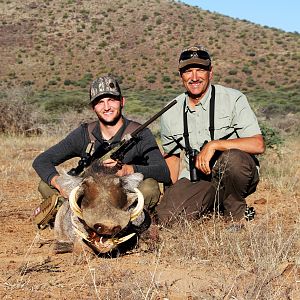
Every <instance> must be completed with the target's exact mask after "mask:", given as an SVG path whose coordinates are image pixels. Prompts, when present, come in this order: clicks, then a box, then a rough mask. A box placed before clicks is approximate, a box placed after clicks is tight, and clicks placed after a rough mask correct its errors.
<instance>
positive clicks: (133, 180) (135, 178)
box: [120, 173, 144, 193]
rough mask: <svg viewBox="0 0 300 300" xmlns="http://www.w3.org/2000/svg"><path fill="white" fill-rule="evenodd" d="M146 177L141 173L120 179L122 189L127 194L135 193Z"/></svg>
mask: <svg viewBox="0 0 300 300" xmlns="http://www.w3.org/2000/svg"><path fill="white" fill-rule="evenodd" d="M143 179H144V175H143V174H141V173H133V174H130V175H126V176H122V177H120V180H121V184H122V187H123V188H124V189H125V191H126V192H131V193H134V192H135V190H134V189H136V188H137V187H138V186H139V184H140V183H141V182H142V181H143Z"/></svg>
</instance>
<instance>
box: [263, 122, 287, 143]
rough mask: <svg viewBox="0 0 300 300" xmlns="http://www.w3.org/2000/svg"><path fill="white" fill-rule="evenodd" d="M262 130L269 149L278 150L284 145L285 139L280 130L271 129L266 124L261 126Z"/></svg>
mask: <svg viewBox="0 0 300 300" xmlns="http://www.w3.org/2000/svg"><path fill="white" fill-rule="evenodd" d="M260 129H261V132H262V135H263V137H264V140H265V145H266V147H267V148H277V147H278V146H280V145H281V144H282V143H283V138H282V137H281V135H280V134H279V131H278V130H276V129H274V128H272V127H270V126H269V125H267V124H266V123H262V124H260Z"/></svg>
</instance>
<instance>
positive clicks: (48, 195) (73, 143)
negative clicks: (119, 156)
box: [33, 76, 170, 228]
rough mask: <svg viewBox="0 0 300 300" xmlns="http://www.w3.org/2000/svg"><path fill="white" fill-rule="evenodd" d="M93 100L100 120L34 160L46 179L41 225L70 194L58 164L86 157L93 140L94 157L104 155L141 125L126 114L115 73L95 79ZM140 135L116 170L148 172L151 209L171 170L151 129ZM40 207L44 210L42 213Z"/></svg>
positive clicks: (144, 188) (42, 188)
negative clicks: (58, 201)
mask: <svg viewBox="0 0 300 300" xmlns="http://www.w3.org/2000/svg"><path fill="white" fill-rule="evenodd" d="M90 104H91V107H92V109H93V111H94V112H95V113H96V115H97V117H98V120H97V121H95V122H93V123H90V124H82V125H81V126H79V127H78V128H77V129H75V130H74V131H72V132H71V133H70V134H69V135H68V136H67V137H66V138H64V139H63V140H62V141H60V142H59V143H58V144H56V145H54V146H52V147H51V148H49V149H48V150H46V151H45V152H43V153H42V154H40V155H39V156H38V157H37V158H36V159H35V160H34V162H33V168H34V169H35V171H36V172H37V174H38V175H39V176H40V177H41V179H42V181H41V182H40V184H39V191H40V193H41V194H42V196H43V198H45V199H47V201H46V202H45V204H44V205H42V207H41V208H40V209H37V212H36V215H37V217H36V223H37V225H38V226H39V225H40V226H39V227H40V228H42V227H44V226H46V225H47V221H49V220H48V219H49V218H50V217H51V214H52V215H53V214H55V209H54V207H53V206H56V205H57V197H59V196H62V197H64V198H67V194H66V191H64V190H63V188H62V187H61V186H60V185H59V184H58V183H57V178H58V177H59V176H60V174H59V173H58V171H57V169H56V168H55V166H57V165H59V164H61V163H63V162H64V161H66V160H69V159H71V158H73V157H81V158H82V157H86V156H87V152H90V149H91V145H92V144H91V142H93V143H94V146H93V148H94V155H93V158H95V159H96V158H97V157H101V156H102V155H103V154H104V153H105V152H107V151H108V150H109V149H110V148H112V147H114V146H115V145H117V144H118V143H119V142H120V141H121V139H122V137H123V136H124V134H125V133H131V132H133V131H134V130H135V129H136V128H137V127H138V126H139V124H138V123H136V122H133V121H130V120H128V119H126V118H125V117H124V116H123V115H122V109H123V107H124V105H125V98H124V97H123V96H122V94H121V89H120V86H119V84H118V82H117V81H116V80H115V79H114V78H113V77H112V76H103V77H100V78H97V79H96V80H94V81H93V82H92V84H91V88H90ZM138 138H139V139H138V142H137V143H136V144H135V145H134V146H133V147H132V148H131V149H129V150H128V152H127V153H126V154H125V156H124V159H123V164H122V166H121V168H120V169H119V170H118V172H117V173H116V174H117V175H118V176H124V175H129V174H132V173H134V172H139V173H142V174H143V175H144V181H143V182H142V184H141V185H140V186H139V189H140V190H141V192H142V193H143V195H144V198H145V206H146V208H148V209H150V210H151V209H153V207H154V206H155V205H156V203H157V202H158V200H159V196H160V190H159V186H158V182H162V183H168V182H169V181H170V177H169V170H168V167H167V165H166V162H165V160H164V158H163V156H162V154H161V152H160V150H159V148H158V145H157V143H156V141H155V138H154V136H153V135H152V133H151V131H150V130H149V129H148V128H145V129H144V130H142V131H141V132H140V133H139V134H138ZM91 139H93V141H91ZM104 165H105V166H115V165H116V161H113V160H112V159H107V160H105V161H104ZM53 195H54V196H53ZM60 199H61V197H60ZM40 210H41V211H43V212H42V213H39V211H40ZM52 217H53V216H52Z"/></svg>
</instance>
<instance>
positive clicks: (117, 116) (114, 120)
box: [98, 110, 122, 126]
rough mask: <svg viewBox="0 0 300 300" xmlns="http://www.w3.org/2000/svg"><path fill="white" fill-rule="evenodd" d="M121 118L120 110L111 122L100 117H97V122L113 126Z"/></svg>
mask: <svg viewBox="0 0 300 300" xmlns="http://www.w3.org/2000/svg"><path fill="white" fill-rule="evenodd" d="M121 118H122V113H121V110H120V111H119V112H118V114H117V115H116V117H115V118H114V119H113V120H111V121H107V120H105V119H103V118H102V117H101V116H99V115H98V119H99V121H100V122H101V123H102V124H103V125H106V126H114V125H116V124H117V123H118V121H119V120H120V119H121Z"/></svg>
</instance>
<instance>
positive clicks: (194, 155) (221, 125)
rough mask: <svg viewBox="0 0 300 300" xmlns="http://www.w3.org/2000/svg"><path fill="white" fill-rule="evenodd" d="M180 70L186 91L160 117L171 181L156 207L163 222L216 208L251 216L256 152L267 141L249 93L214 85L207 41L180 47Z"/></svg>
mask: <svg viewBox="0 0 300 300" xmlns="http://www.w3.org/2000/svg"><path fill="white" fill-rule="evenodd" d="M179 74H180V77H181V80H182V83H183V86H184V88H185V90H186V92H185V93H183V94H181V95H179V96H178V97H177V98H176V99H177V104H176V105H175V106H173V107H172V108H171V109H170V110H169V111H168V112H166V113H165V114H164V115H163V116H162V118H161V138H162V143H163V149H164V152H165V155H166V161H167V164H168V166H169V169H170V172H171V178H172V182H173V185H172V186H171V187H169V188H168V189H167V190H166V193H165V195H164V197H163V198H162V200H161V203H160V205H159V206H158V207H157V214H158V218H159V220H160V222H162V223H169V222H172V220H175V219H176V218H177V217H178V216H179V215H182V214H184V215H185V216H186V217H188V218H191V219H193V218H197V217H199V216H201V215H203V214H205V213H207V212H208V211H210V210H212V209H214V210H218V211H221V212H222V213H224V215H225V216H226V217H228V218H230V219H233V220H241V219H244V218H246V219H251V218H253V215H254V211H253V209H252V208H251V209H249V208H248V207H247V204H246V201H245V197H246V196H247V195H249V194H251V193H253V192H254V191H255V189H256V186H257V183H258V180H259V177H258V169H257V160H256V159H255V157H254V155H255V154H260V153H263V152H264V149H265V146H264V141H263V137H262V135H261V131H260V128H259V126H258V123H257V119H256V117H255V115H254V113H253V111H252V110H251V108H250V106H249V104H248V101H247V98H246V96H245V95H244V94H242V93H241V92H240V91H238V90H235V89H231V88H227V87H224V86H221V85H212V83H211V81H212V77H213V68H212V61H211V57H210V54H209V53H208V51H207V50H206V49H205V48H204V47H203V46H199V45H195V46H191V47H188V48H186V49H184V50H183V51H182V52H181V54H180V57H179ZM182 150H184V158H185V159H184V167H183V168H182V165H180V157H179V154H180V152H182Z"/></svg>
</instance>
